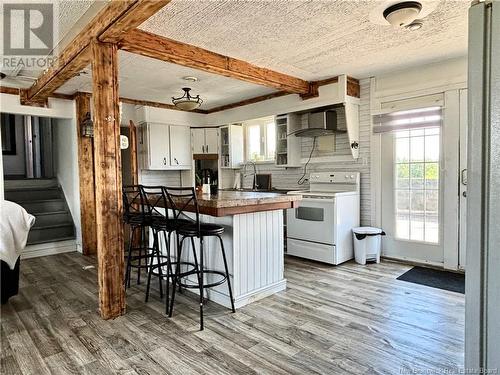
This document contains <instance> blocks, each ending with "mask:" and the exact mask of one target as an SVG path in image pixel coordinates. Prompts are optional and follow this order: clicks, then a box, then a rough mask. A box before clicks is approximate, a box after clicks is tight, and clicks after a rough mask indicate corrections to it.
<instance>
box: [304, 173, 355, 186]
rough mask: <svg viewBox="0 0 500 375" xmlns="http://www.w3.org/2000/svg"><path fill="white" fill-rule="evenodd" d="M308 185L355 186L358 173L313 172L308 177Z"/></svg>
mask: <svg viewBox="0 0 500 375" xmlns="http://www.w3.org/2000/svg"><path fill="white" fill-rule="evenodd" d="M309 182H310V183H331V184H357V183H359V172H346V171H342V172H313V173H311V175H310V176H309Z"/></svg>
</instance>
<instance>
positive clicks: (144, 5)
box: [24, 0, 171, 104]
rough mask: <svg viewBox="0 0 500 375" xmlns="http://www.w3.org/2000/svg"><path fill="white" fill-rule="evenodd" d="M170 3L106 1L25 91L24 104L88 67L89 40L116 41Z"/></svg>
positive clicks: (41, 97)
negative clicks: (53, 61)
mask: <svg viewBox="0 0 500 375" xmlns="http://www.w3.org/2000/svg"><path fill="white" fill-rule="evenodd" d="M170 1H171V0H120V1H110V2H109V3H108V4H107V5H106V6H105V7H104V8H103V9H102V10H101V11H100V12H99V13H98V14H97V15H96V16H95V17H94V18H93V19H92V21H90V23H88V24H87V25H86V26H85V27H84V28H83V30H82V31H81V32H80V33H79V34H78V35H77V36H76V37H75V38H74V39H73V40H72V41H71V43H69V44H68V45H67V46H66V48H64V50H63V51H62V52H61V53H60V54H59V56H58V57H57V59H56V61H55V63H54V64H53V65H52V66H51V67H50V68H48V69H47V70H46V71H45V72H44V73H43V74H42V75H41V76H40V77H39V78H38V79H37V81H36V82H35V83H34V84H33V85H32V86H31V87H30V88H29V89H27V90H26V94H25V95H24V97H25V98H26V104H29V102H40V101H43V100H44V99H46V98H47V97H48V96H50V95H51V94H52V93H53V92H54V91H55V90H57V89H58V88H59V87H60V86H61V85H63V84H64V83H65V82H66V81H68V80H69V79H71V78H72V77H74V76H75V75H76V74H77V73H78V72H79V71H81V70H82V69H84V68H85V67H86V66H88V65H89V64H90V61H91V53H90V48H89V44H90V42H91V40H93V39H100V38H104V39H107V40H115V41H118V40H119V39H120V37H121V36H123V35H124V34H125V33H127V32H128V31H130V30H131V29H134V28H136V27H137V26H139V25H140V24H141V23H143V22H144V21H145V20H146V19H148V18H149V17H151V16H152V15H153V14H154V13H156V12H157V11H158V10H159V9H161V8H162V7H163V6H165V5H166V4H168V3H169V2H170Z"/></svg>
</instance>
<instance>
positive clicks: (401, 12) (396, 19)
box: [384, 1, 422, 27]
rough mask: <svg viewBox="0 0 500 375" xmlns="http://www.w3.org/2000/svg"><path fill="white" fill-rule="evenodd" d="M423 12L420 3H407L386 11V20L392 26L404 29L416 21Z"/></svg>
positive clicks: (391, 7)
mask: <svg viewBox="0 0 500 375" xmlns="http://www.w3.org/2000/svg"><path fill="white" fill-rule="evenodd" d="M421 10H422V4H420V3H419V2H418V1H405V2H402V3H396V4H394V5H391V6H390V7H388V8H387V9H386V10H384V18H385V19H386V20H387V22H389V23H390V24H391V25H392V26H398V27H403V26H406V25H408V24H411V23H412V22H413V21H415V20H416V19H417V16H418V15H419V13H420V11H421Z"/></svg>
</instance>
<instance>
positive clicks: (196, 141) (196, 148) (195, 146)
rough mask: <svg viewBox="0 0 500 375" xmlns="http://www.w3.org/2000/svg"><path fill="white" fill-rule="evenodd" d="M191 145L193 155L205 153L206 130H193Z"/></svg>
mask: <svg viewBox="0 0 500 375" xmlns="http://www.w3.org/2000/svg"><path fill="white" fill-rule="evenodd" d="M191 145H192V150H193V154H203V153H204V152H205V129H191Z"/></svg>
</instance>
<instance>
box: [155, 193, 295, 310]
mask: <svg viewBox="0 0 500 375" xmlns="http://www.w3.org/2000/svg"><path fill="white" fill-rule="evenodd" d="M197 200H198V205H199V211H200V220H201V222H203V223H216V224H219V225H222V226H223V227H224V229H225V230H224V234H223V235H222V240H223V242H224V247H225V250H226V256H227V261H228V268H229V273H230V275H231V284H232V287H233V296H234V304H235V306H236V308H238V307H241V306H244V305H246V304H248V303H251V302H253V301H256V300H258V299H261V298H263V297H267V296H269V295H271V294H274V293H277V292H279V291H282V290H284V289H285V288H286V279H285V278H284V234H283V213H284V211H283V210H285V209H288V208H293V207H296V206H297V205H298V201H299V200H300V196H294V195H286V194H278V193H260V192H241V191H219V192H218V193H217V194H214V195H208V194H199V195H198V196H197ZM188 210H189V211H191V212H192V211H193V210H194V207H189V208H188ZM192 215H193V217H194V214H192ZM173 242H174V241H173ZM183 246H184V250H183V260H186V261H188V262H192V261H193V260H194V259H193V257H192V251H191V250H189V251H187V250H188V248H189V247H190V246H191V244H190V243H188V241H184V245H183ZM196 246H197V247H198V246H199V242H198V241H196ZM161 247H162V248H163V249H164V244H163V243H162V244H161ZM173 247H174V246H172V248H173ZM219 248H220V244H219V242H218V239H217V238H216V237H208V238H206V239H205V253H204V254H205V267H206V268H208V269H215V270H223V261H222V255H221V251H220V249H219ZM197 251H199V249H198V248H197ZM172 254H173V253H172ZM188 254H189V257H186V256H187V255H188ZM206 277H207V280H206V282H213V281H215V279H211V277H214V278H216V277H219V276H217V275H206ZM191 278H192V279H191V280H192V281H196V279H195V276H194V275H192V276H191ZM192 291H193V292H195V293H196V292H197V290H196V289H192ZM207 296H208V299H210V300H212V301H214V302H216V303H219V304H221V305H223V306H226V307H230V301H229V293H228V290H227V284H222V285H219V286H217V287H215V288H211V289H208V290H207Z"/></svg>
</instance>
